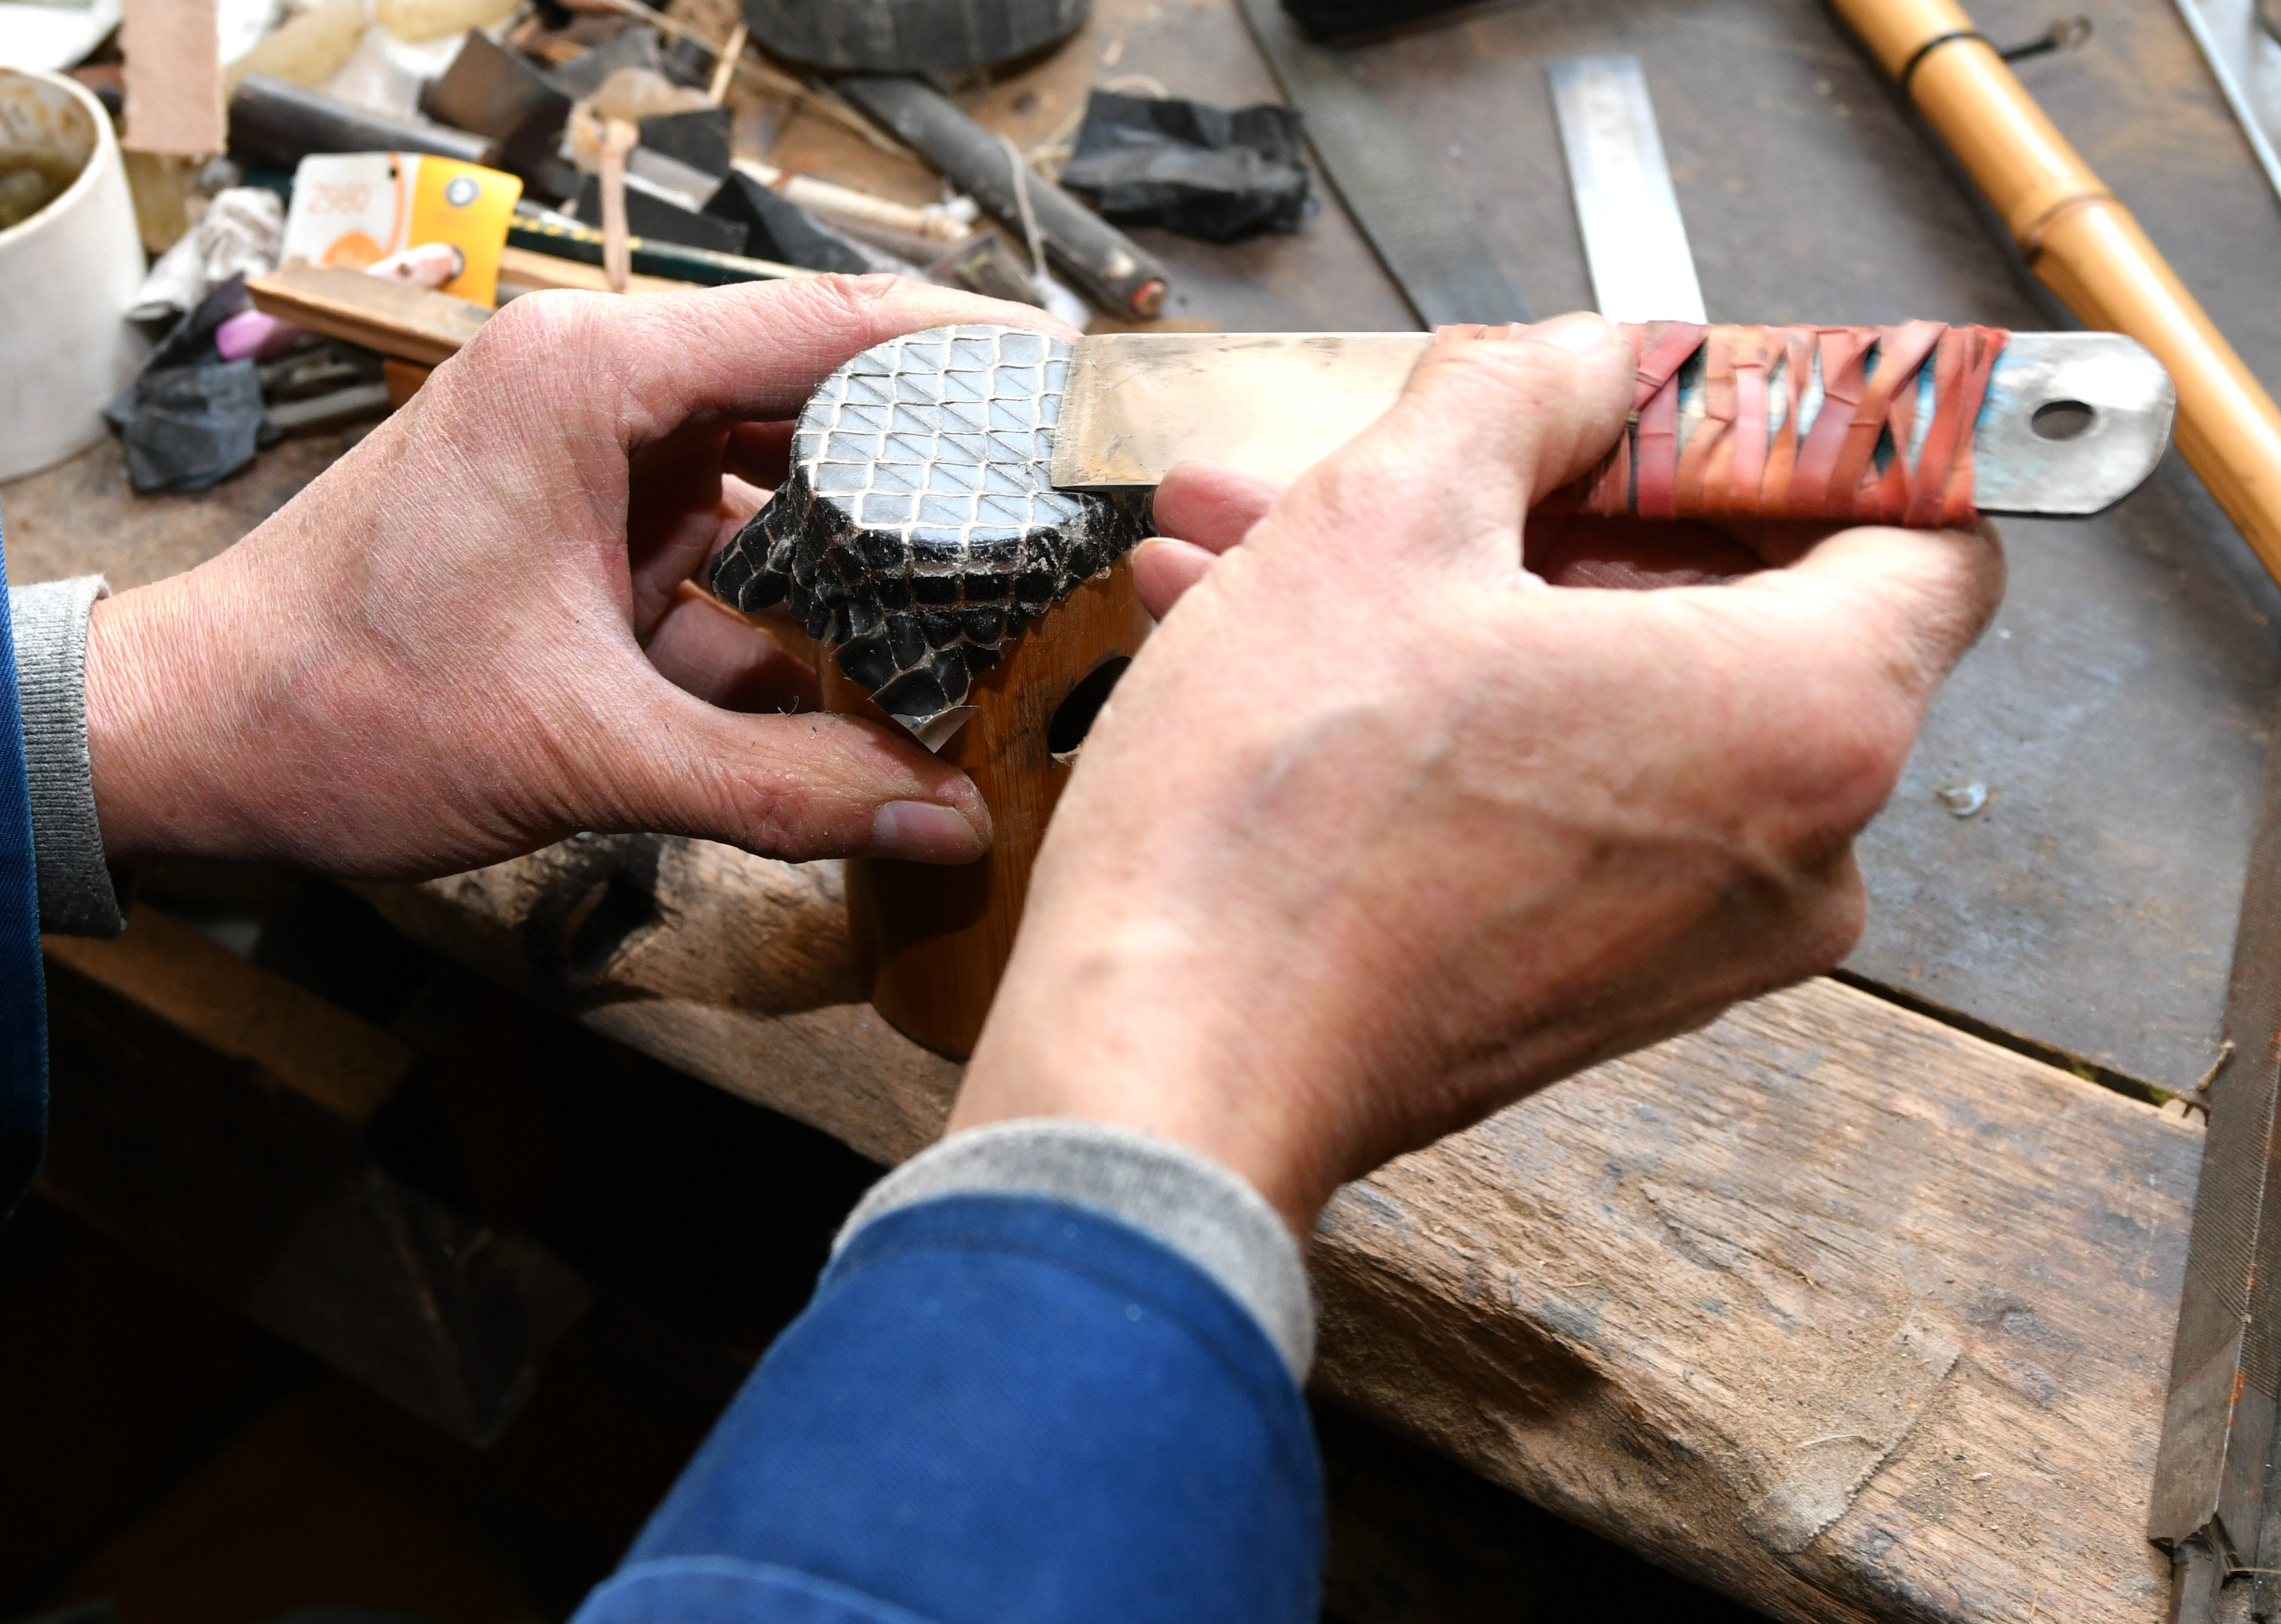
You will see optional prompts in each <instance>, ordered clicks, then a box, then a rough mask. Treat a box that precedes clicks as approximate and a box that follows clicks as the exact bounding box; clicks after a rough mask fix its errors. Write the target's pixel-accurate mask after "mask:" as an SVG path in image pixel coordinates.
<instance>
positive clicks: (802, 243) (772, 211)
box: [645, 127, 872, 276]
mask: <svg viewBox="0 0 2281 1624" xmlns="http://www.w3.org/2000/svg"><path fill="white" fill-rule="evenodd" d="M645 128H646V127H645ZM705 212H706V213H707V214H710V215H713V216H714V217H715V218H716V219H720V220H733V221H734V222H736V223H737V224H738V225H739V226H741V227H743V228H745V234H746V235H745V243H746V246H745V247H744V248H743V249H742V250H741V251H742V252H745V253H747V254H750V255H751V256H752V257H753V258H754V259H773V260H775V261H776V262H777V264H778V265H797V266H800V267H802V268H803V269H806V270H810V271H848V272H852V273H854V275H859V276H860V275H862V274H863V273H864V272H866V271H869V270H870V269H871V268H872V266H871V261H870V259H867V258H865V257H864V255H863V253H862V251H861V250H860V249H858V248H857V247H856V246H855V245H854V244H852V243H850V242H848V241H847V239H846V238H844V237H842V236H840V235H839V233H838V232H836V231H834V230H832V229H831V228H830V227H828V226H826V225H825V224H824V223H823V221H822V220H818V219H816V216H815V215H813V214H811V213H808V211H807V210H806V209H804V208H801V207H800V205H798V204H796V203H793V202H792V201H791V200H790V199H788V198H785V197H778V196H777V194H776V193H775V192H773V191H771V190H769V189H768V188H767V187H765V186H763V185H762V184H761V183H760V182H758V181H755V180H754V179H753V177H752V176H751V175H748V174H745V173H744V172H743V171H742V170H733V171H731V173H730V175H729V178H728V179H727V180H725V181H723V182H721V189H720V190H719V191H717V192H715V193H714V194H713V201H712V202H710V203H708V204H707V205H705Z"/></svg>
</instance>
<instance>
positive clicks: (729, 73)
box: [705, 22, 749, 107]
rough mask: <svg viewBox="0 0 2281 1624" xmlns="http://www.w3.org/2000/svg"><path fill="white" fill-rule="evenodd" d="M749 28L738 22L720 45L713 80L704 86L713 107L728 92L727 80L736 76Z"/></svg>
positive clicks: (719, 102) (707, 98)
mask: <svg viewBox="0 0 2281 1624" xmlns="http://www.w3.org/2000/svg"><path fill="white" fill-rule="evenodd" d="M748 32H749V30H748V29H747V28H746V26H745V25H744V24H743V23H741V22H739V23H738V25H737V31H736V32H735V33H734V34H731V35H730V36H729V43H727V44H726V45H723V46H722V47H721V54H720V55H719V57H718V58H715V61H714V64H713V82H712V83H711V84H709V85H707V86H706V87H705V99H706V100H707V101H708V102H710V103H712V104H714V105H715V107H718V106H719V105H720V104H721V101H722V98H723V97H726V96H727V95H728V94H729V81H731V79H734V78H735V77H736V76H737V58H739V57H741V56H743V55H744V54H745V39H746V34H747V33H748Z"/></svg>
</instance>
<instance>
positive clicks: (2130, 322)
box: [1834, 0, 2281, 580]
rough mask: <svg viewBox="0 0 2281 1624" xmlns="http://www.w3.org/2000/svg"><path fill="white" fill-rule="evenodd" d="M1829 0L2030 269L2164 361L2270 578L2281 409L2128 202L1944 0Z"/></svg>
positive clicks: (2081, 310) (2100, 323)
mask: <svg viewBox="0 0 2281 1624" xmlns="http://www.w3.org/2000/svg"><path fill="white" fill-rule="evenodd" d="M1834 4H1835V5H1836V11H1837V13H1838V15H1839V16H1841V17H1843V18H1844V19H1845V20H1846V22H1847V23H1848V24H1850V25H1851V26H1852V28H1853V30H1854V31H1855V32H1856V33H1857V34H1859V35H1860V36H1861V38H1862V40H1863V41H1864V42H1865V43H1867V45H1868V47H1869V49H1870V50H1871V51H1872V52H1873V53H1874V54H1875V57H1876V58H1877V60H1878V61H1879V62H1880V63H1881V64H1883V66H1884V69H1885V71H1886V72H1887V73H1891V74H1892V75H1893V76H1894V77H1895V78H1897V79H1898V78H1900V77H1901V76H1902V75H1903V74H1904V73H1907V80H1906V89H1907V91H1908V94H1909V96H1910V98H1911V99H1912V100H1914V102H1915V103H1916V104H1917V108H1918V111H1920V112H1922V113H1923V114H1924V116H1925V119H1926V120H1927V121H1928V122H1929V123H1930V124H1931V126H1932V127H1933V128H1935V129H1936V130H1937V131H1939V132H1940V135H1941V138H1942V139H1943V140H1945V141H1946V142H1947V143H1948V144H1949V145H1950V147H1951V148H1952V149H1953V150H1954V151H1955V153H1956V156H1957V158H1958V159H1960V161H1961V162H1962V163H1963V165H1964V166H1965V168H1966V170H1968V172H1969V173H1970V174H1971V175H1972V178H1973V179H1974V180H1975V181H1976V182H1978V183H1979V186H1980V189H1981V190H1982V191H1983V192H1985V193H1986V194H1987V195H1988V200H1989V202H1990V203H1991V204H1993V205H1995V207H1996V211H1997V213H1999V214H2001V215H2002V216H2003V217H2004V223H2005V225H2006V226H2007V228H2009V229H2010V231H2011V233H2012V238H2013V240H2014V242H2015V243H2017V244H2019V246H2020V251H2021V253H2022V254H2023V255H2025V256H2026V258H2027V261H2028V265H2029V267H2030V269H2032V270H2033V271H2034V272H2035V274H2036V277H2037V280H2038V281H2040V282H2043V283H2044V285H2045V286H2046V287H2048V288H2049V289H2051V290H2052V291H2053V293H2056V294H2057V295H2059V297H2060V298H2061V299H2062V300H2063V301H2065V303H2066V305H2067V306H2068V309H2070V310H2072V311H2074V312H2075V313H2076V315H2077V316H2079V317H2080V318H2082V320H2083V321H2084V325H2085V326H2087V327H2094V328H2103V329H2107V331H2110V332H2117V333H2127V334H2129V335H2130V336H2131V337H2133V338H2136V339H2137V340H2138V342H2139V343H2140V344H2145V345H2146V347H2147V348H2148V349H2149V350H2152V351H2153V352H2154V355H2155V357H2156V358H2157V359H2158V360H2161V363H2162V365H2163V366H2165V367H2169V371H2170V376H2171V378H2172V380H2173V381H2174V382H2175V383H2177V389H2178V425H2177V440H2178V449H2179V450H2181V451H2183V452H2184V453H2185V457H2186V460H2187V461H2188V462H2190V463H2192V465H2193V468H2194V471H2195V472H2196V473H2197V474H2200V476H2201V477H2202V483H2204V484H2206V485H2208V487H2209V491H2210V494H2211V495H2212V496H2214V497H2215V498H2216V499H2217V501H2218V506H2219V507H2223V508H2224V509H2225V511H2226V514H2227V515H2228V516H2229V517H2231V519H2232V520H2233V522H2234V523H2235V524H2236V525H2237V526H2238V527H2239V528H2240V530H2241V533H2242V535H2243V536H2244V537H2246V539H2247V540H2248V542H2249V545H2250V546H2251V547H2252V548H2253V549H2254V551H2255V552H2256V553H2257V556H2258V558H2259V559H2260V560H2261V561H2262V562H2263V563H2264V565H2265V568H2266V570H2267V572H2268V573H2269V574H2270V575H2272V576H2274V578H2275V579H2276V580H2281V408H2277V407H2276V406H2275V405H2274V404H2273V398H2272V397H2271V396H2270V395H2269V394H2267V393H2266V392H2265V390H2264V388H2263V387H2262V385H2261V384H2259V383H2258V382H2257V380H2256V379H2255V378H2254V377H2253V376H2251V375H2250V372H2249V368H2248V367H2246V366H2245V365H2243V364H2242V360H2241V357H2240V356H2238V355H2237V354H2235V353H2234V350H2233V346H2232V345H2231V344H2228V343H2227V342H2226V341H2225V336H2224V335H2223V333H2220V332H2219V331H2218V330H2217V328H2216V326H2215V323H2213V322H2212V321H2210V319H2209V316H2208V313H2205V312H2204V311H2203V309H2202V307H2201V305H2200V303H2199V302H2197V301H2196V299H2195V298H2194V296H2193V295H2192V294H2191V293H2189V292H2187V291H2186V289H2185V285H2184V283H2183V282H2180V281H2179V280H2178V277H2177V273H2176V272H2175V271H2173V270H2171V269H2170V267H2169V263H2168V262H2167V261H2166V260H2164V259H2163V258H2162V256H2161V252H2160V251H2158V250H2157V249H2156V248H2155V246H2154V245H2153V243H2151V242H2149V241H2148V240H2147V238H2146V233H2145V232H2144V231H2142V230H2141V229H2139V227H2138V221H2137V220H2134V219H2132V218H2131V215H2130V210H2128V209H2126V208H2124V207H2123V206H2122V205H2121V204H2120V203H2118V202H2116V201H2115V197H2114V194H2112V193H2111V192H2109V191H2108V190H2107V188H2106V186H2105V185H2104V184H2103V183H2102V182H2100V181H2099V176H2098V174H2096V173H2094V172H2093V171H2092V167H2091V166H2090V165H2088V164H2086V163H2084V161H2083V158H2082V156H2081V155H2080V154H2078V153H2077V152H2076V150H2075V149H2074V148H2073V147H2072V146H2070V145H2068V142H2067V138H2066V137H2065V136H2063V135H2061V134H2060V133H2059V131H2058V130H2057V129H2056V128H2053V124H2052V121H2051V120H2049V119H2048V118H2046V117H2045V116H2044V110H2043V109H2042V108H2041V107H2039V106H2037V104H2036V102H2035V98H2034V97H2030V95H2029V94H2028V92H2027V90H2026V89H2024V88H2023V87H2022V85H2021V83H2020V81H2019V80H2018V79H2017V78H2015V77H2014V75H2013V73H2012V70H2011V68H2010V67H2009V66H2007V65H2006V63H2005V61H2004V59H2003V58H2001V57H2000V56H1999V55H1998V54H1997V52H1996V49H1995V47H1994V46H1992V45H1991V44H1989V43H1988V42H1987V41H1986V40H1985V39H1983V38H1981V37H1980V36H1979V35H1978V34H1977V32H1976V30H1974V28H1973V26H1972V19H1971V18H1969V17H1968V16H1967V15H1965V13H1964V11H1963V9H1962V8H1961V7H1960V6H1959V5H1957V4H1955V0H1834ZM1943 36H1950V37H1948V38H1947V39H1946V40H1945V43H1937V44H1936V43H1935V42H1937V41H1941V40H1942V39H1943ZM1928 46H1930V47H1931V49H1930V50H1927V49H1926V48H1927V47H1928ZM1920 52H1923V55H1922V56H1921V57H1920V55H1919V53H1920ZM1912 63H1914V65H1915V66H1914V72H1910V71H1909V70H1910V65H1911V64H1912Z"/></svg>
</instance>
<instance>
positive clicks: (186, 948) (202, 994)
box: [43, 908, 413, 1126]
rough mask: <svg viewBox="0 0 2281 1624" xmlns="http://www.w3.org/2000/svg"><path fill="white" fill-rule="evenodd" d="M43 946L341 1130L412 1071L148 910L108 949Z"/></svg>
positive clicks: (373, 1037) (308, 1002)
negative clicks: (320, 1111)
mask: <svg viewBox="0 0 2281 1624" xmlns="http://www.w3.org/2000/svg"><path fill="white" fill-rule="evenodd" d="M43 947H44V948H45V951H46V954H47V957H48V960H49V962H50V963H53V964H59V965H66V966H68V967H69V968H70V969H71V970H72V971H75V972H76V973H77V974H78V976H80V977H81V978H85V979H86V980H88V981H90V982H94V983H98V984H100V985H101V986H104V987H107V988H108V989H109V990H110V991H112V993H114V994H118V995H120V996H121V997H123V998H126V999H128V1000H130V1001H133V1002H134V1003H135V1004H136V1005H138V1006H140V1007H141V1008H142V1009H145V1010H147V1011H149V1012H150V1013H151V1014H152V1015H154V1016H157V1017H159V1018H160V1019H161V1020H164V1021H165V1022H166V1024H167V1025H171V1026H173V1027H174V1029H175V1030H176V1031H177V1032H181V1033H182V1035H183V1036H184V1037H186V1038H189V1039H190V1040H193V1041H194V1042H197V1043H198V1044H200V1045H202V1046H203V1047H205V1048H208V1049H210V1050H212V1051H213V1052H214V1053H215V1054H217V1055H221V1056H228V1058H229V1059H230V1060H231V1061H233V1062H235V1063H238V1064H240V1065H243V1066H244V1067H245V1068H247V1070H248V1071H250V1072H251V1074H253V1075H257V1076H263V1077H268V1078H273V1079H277V1081H278V1082H279V1083H281V1084H282V1086H283V1087H288V1088H290V1089H292V1090H293V1091H295V1092H296V1093H298V1094H304V1095H305V1096H306V1097H308V1098H309V1099H311V1100H313V1101H314V1102H317V1103H318V1104H320V1105H321V1106H323V1107H324V1108H325V1109H326V1110H329V1111H330V1112H331V1113H332V1114H333V1115H335V1116H336V1117H339V1118H340V1119H341V1120H342V1121H344V1122H347V1123H352V1124H354V1125H359V1126H361V1125H363V1124H364V1123H366V1122H367V1121H369V1120H370V1119H371V1117H372V1114H373V1112H374V1111H375V1110H378V1109H379V1108H380V1107H381V1105H382V1104H383V1103H384V1102H386V1101H387V1099H388V1097H389V1095H390V1094H393V1093H394V1092H395V1091H396V1086H397V1084H398V1083H399V1082H401V1081H402V1080H403V1079H404V1074H405V1073H406V1071H410V1070H411V1068H412V1061H413V1054H412V1049H411V1047H410V1046H409V1045H408V1044H406V1043H405V1042H403V1041H402V1040H399V1039H397V1038H394V1037H391V1036H390V1034H389V1033H387V1032H383V1031H382V1030H381V1029H380V1028H379V1027H377V1026H374V1025H370V1024H368V1023H367V1022H364V1021H360V1020H359V1019H358V1018H357V1017H355V1016H353V1015H351V1014H349V1013H348V1012H347V1011H346V1010H345V1009H341V1008H340V1007H339V1006H338V1005H336V1004H334V1003H331V1002H329V1001H326V1000H325V999H322V998H320V997H318V996H317V995H316V994H314V993H311V992H307V991H305V990H304V989H303V988H301V987H298V986H295V985H294V984H293V983H292V982H290V981H288V980H286V979H285V978H283V977H282V976H278V975H274V974H272V973H271V972H269V971H265V970H259V969H256V968H255V967H254V966H253V965H251V964H249V963H246V962H245V961H244V960H243V959H241V958H239V957H238V956H237V955H236V954H234V953H232V952H230V951H229V950H228V948H226V947H220V946H219V945H218V944H216V943H214V942H212V941H209V940H206V938H205V937H203V936H201V935H199V934H198V933H197V932H196V931H194V930H192V929H190V927H189V926H188V925H186V924H181V923H179V922H178V921H176V920H174V919H171V918H169V917H168V916H166V915H165V914H162V913H159V912H158V911H156V910H155V909H148V908H144V909H137V910H136V911H135V917H134V923H133V924H132V925H131V927H130V928H129V929H128V932H127V933H126V934H125V935H123V936H119V937H115V938H113V939H112V940H109V941H93V940H88V939H86V938H84V937H77V936H50V937H49V938H47V939H46V941H45V942H44V944H43Z"/></svg>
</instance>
